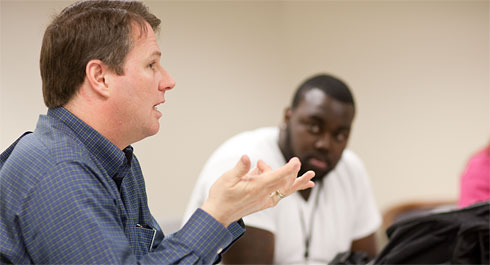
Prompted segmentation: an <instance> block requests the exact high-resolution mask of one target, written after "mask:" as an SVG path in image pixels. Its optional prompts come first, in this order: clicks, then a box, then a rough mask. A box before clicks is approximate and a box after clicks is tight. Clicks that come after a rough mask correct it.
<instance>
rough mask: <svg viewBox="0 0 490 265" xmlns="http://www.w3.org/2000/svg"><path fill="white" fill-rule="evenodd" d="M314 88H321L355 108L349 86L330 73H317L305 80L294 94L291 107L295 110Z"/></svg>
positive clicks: (327, 93)
mask: <svg viewBox="0 0 490 265" xmlns="http://www.w3.org/2000/svg"><path fill="white" fill-rule="evenodd" d="M314 88H317V89H320V90H321V91H323V93H325V94H326V95H328V96H330V97H332V98H334V99H336V100H338V101H340V102H343V103H346V104H350V105H352V106H353V107H354V108H355V103H354V97H353V96H352V93H351V91H350V89H349V87H348V86H347V85H346V84H345V83H344V82H343V81H342V80H340V79H338V78H336V77H334V76H332V75H329V74H317V75H314V76H312V77H310V78H308V79H307V80H306V81H304V82H303V83H302V84H301V85H300V86H299V87H298V89H297V90H296V93H295V94H294V97H293V102H292V104H291V108H292V109H293V110H294V109H295V108H296V107H298V105H299V103H300V102H301V100H303V97H304V94H305V93H306V92H308V91H310V90H311V89H314Z"/></svg>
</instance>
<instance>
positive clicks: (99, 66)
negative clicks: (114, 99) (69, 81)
mask: <svg viewBox="0 0 490 265" xmlns="http://www.w3.org/2000/svg"><path fill="white" fill-rule="evenodd" d="M110 73H111V71H110V70H109V68H108V67H107V65H106V64H104V63H103V62H102V61H101V60H95V59H94V60H90V61H89V62H88V63H87V66H86V67H85V74H86V76H85V77H86V78H87V81H88V83H89V84H90V87H91V88H92V89H93V91H94V92H95V93H96V94H98V95H100V96H102V97H108V96H109V92H110V90H109V85H108V83H107V81H108V80H107V77H108V76H107V75H109V74H110Z"/></svg>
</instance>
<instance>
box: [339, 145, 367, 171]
mask: <svg viewBox="0 0 490 265" xmlns="http://www.w3.org/2000/svg"><path fill="white" fill-rule="evenodd" d="M339 165H343V166H348V167H356V168H364V163H363V162H362V160H361V158H359V156H358V155H357V154H356V153H354V152H353V151H352V150H349V149H345V150H344V152H343V153H342V157H341V158H340V161H339Z"/></svg>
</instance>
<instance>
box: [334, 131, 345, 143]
mask: <svg viewBox="0 0 490 265" xmlns="http://www.w3.org/2000/svg"><path fill="white" fill-rule="evenodd" d="M335 140H337V142H344V141H345V140H347V134H345V133H337V134H336V135H335Z"/></svg>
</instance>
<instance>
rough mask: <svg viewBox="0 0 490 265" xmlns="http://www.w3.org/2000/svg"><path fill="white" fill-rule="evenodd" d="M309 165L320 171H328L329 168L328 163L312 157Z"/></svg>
mask: <svg viewBox="0 0 490 265" xmlns="http://www.w3.org/2000/svg"><path fill="white" fill-rule="evenodd" d="M308 163H309V164H310V165H312V166H314V167H316V168H318V169H322V170H326V169H327V167H328V162H327V161H325V160H321V159H318V158H315V157H311V158H309V159H308Z"/></svg>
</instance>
